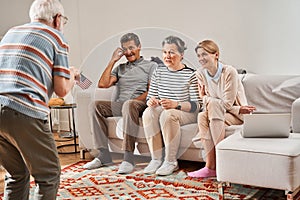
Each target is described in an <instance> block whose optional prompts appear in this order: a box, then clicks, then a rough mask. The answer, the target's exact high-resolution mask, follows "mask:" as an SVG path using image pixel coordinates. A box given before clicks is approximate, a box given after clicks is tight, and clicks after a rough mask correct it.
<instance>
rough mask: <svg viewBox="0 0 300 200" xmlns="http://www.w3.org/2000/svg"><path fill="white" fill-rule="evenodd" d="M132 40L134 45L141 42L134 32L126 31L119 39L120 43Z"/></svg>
mask: <svg viewBox="0 0 300 200" xmlns="http://www.w3.org/2000/svg"><path fill="white" fill-rule="evenodd" d="M131 40H133V41H134V43H135V45H136V46H139V45H140V44H141V42H140V39H139V37H138V36H137V35H136V34H134V33H126V34H125V35H123V36H122V37H121V39H120V42H121V44H123V43H125V42H128V41H131Z"/></svg>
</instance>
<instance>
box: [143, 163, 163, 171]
mask: <svg viewBox="0 0 300 200" xmlns="http://www.w3.org/2000/svg"><path fill="white" fill-rule="evenodd" d="M161 163H162V161H161V160H155V159H152V160H151V161H150V163H149V164H148V166H147V167H145V169H144V173H145V174H154V173H155V172H156V170H157V169H158V168H159V167H160V166H161Z"/></svg>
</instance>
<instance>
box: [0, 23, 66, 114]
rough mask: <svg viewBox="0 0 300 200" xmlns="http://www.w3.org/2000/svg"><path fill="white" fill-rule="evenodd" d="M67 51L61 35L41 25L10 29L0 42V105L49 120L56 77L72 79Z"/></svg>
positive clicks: (31, 24) (33, 24)
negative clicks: (49, 106)
mask: <svg viewBox="0 0 300 200" xmlns="http://www.w3.org/2000/svg"><path fill="white" fill-rule="evenodd" d="M68 48H69V47H68V44H67V43H66V41H65V38H64V36H63V35H62V33H60V32H59V31H57V30H55V29H53V28H51V27H49V26H47V25H45V24H42V23H39V22H33V23H28V24H24V25H22V26H17V27H14V28H12V29H10V30H9V31H8V32H7V33H6V35H5V36H4V37H3V39H2V40H1V43H0V85H1V87H0V104H2V105H4V106H8V107H10V108H12V109H14V110H16V111H18V112H20V113H23V114H25V115H28V116H30V117H33V118H38V119H47V118H48V114H49V112H50V111H49V108H48V105H47V104H48V101H49V98H50V97H51V95H52V94H53V90H54V89H53V77H54V75H56V76H62V77H65V78H67V79H69V78H70V70H69V64H68Z"/></svg>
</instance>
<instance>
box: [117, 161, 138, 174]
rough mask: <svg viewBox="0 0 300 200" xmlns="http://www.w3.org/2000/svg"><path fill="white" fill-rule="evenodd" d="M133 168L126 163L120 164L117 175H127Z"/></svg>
mask: <svg viewBox="0 0 300 200" xmlns="http://www.w3.org/2000/svg"><path fill="white" fill-rule="evenodd" d="M133 169H134V166H133V165H132V164H131V163H129V162H127V161H123V162H122V163H121V165H120V166H119V170H118V172H117V173H118V174H129V173H131V172H132V171H133Z"/></svg>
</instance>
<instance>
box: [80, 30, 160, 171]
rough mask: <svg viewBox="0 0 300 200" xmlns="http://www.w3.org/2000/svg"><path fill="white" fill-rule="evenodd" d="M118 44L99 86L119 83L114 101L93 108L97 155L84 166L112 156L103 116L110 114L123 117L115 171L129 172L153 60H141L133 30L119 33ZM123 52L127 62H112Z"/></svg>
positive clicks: (105, 162) (98, 164) (104, 161)
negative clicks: (120, 155)
mask: <svg viewBox="0 0 300 200" xmlns="http://www.w3.org/2000/svg"><path fill="white" fill-rule="evenodd" d="M120 42H121V48H117V49H116V50H115V51H114V52H113V55H112V58H111V60H110V62H109V63H108V65H107V67H106V69H105V70H104V72H103V73H102V76H101V77H100V80H99V82H98V87H100V88H108V87H110V86H112V85H114V84H116V85H117V86H118V96H117V98H116V101H113V102H112V101H97V102H95V104H94V105H93V106H94V107H93V108H92V109H91V110H92V112H93V113H92V130H93V133H92V135H93V142H94V145H95V148H96V149H98V150H99V151H100V153H99V155H98V156H97V157H96V158H95V159H94V160H93V161H91V162H89V163H87V164H85V165H84V166H83V168H87V169H94V168H98V167H102V166H105V165H109V164H111V163H112V158H111V155H110V152H109V149H108V138H107V137H108V131H107V124H106V118H107V117H111V116H122V117H123V122H124V123H123V134H124V140H123V145H122V148H123V150H124V160H123V162H122V163H121V165H120V166H119V170H118V173H120V174H127V173H131V172H132V171H133V169H134V155H133V152H134V148H135V142H136V138H137V137H136V135H137V133H138V128H139V117H141V116H142V113H143V111H144V110H145V108H146V107H147V105H146V97H147V94H148V88H149V83H150V79H151V75H152V72H153V70H154V69H155V68H156V67H157V64H156V63H155V62H151V61H147V60H144V58H143V57H142V56H141V55H140V51H141V43H140V40H139V37H138V36H137V35H136V34H134V33H127V34H125V35H123V36H122V37H121V40H120ZM122 56H125V57H126V59H127V60H128V62H126V63H122V64H119V65H118V66H116V67H115V68H114V69H113V67H114V65H115V64H116V62H117V61H119V60H120V58H121V57H122Z"/></svg>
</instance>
